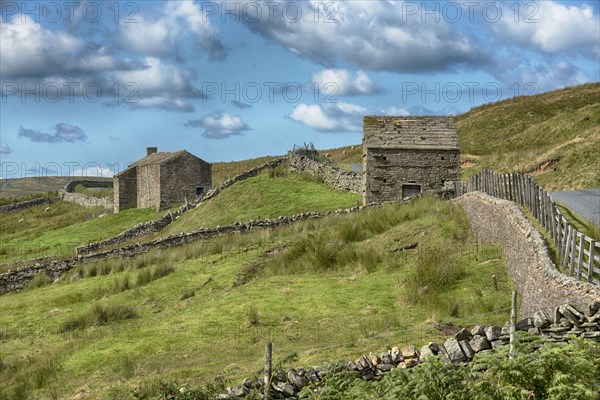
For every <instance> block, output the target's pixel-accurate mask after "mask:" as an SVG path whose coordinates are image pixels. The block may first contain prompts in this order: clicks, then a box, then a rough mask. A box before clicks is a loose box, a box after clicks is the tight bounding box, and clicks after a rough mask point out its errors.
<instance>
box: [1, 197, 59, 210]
mask: <svg viewBox="0 0 600 400" xmlns="http://www.w3.org/2000/svg"><path fill="white" fill-rule="evenodd" d="M40 204H50V198H49V197H40V198H39V199H33V200H27V201H22V202H20V203H13V204H7V205H5V206H0V214H4V213H7V212H11V211H18V210H26V209H28V208H31V207H33V206H37V205H40Z"/></svg>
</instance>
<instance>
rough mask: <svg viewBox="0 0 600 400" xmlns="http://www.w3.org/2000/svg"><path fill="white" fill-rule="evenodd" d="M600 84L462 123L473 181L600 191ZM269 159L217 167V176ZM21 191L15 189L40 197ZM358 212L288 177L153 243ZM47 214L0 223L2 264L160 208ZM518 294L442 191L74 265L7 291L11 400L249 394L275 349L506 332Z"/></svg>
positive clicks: (0, 324) (192, 216) (312, 183)
mask: <svg viewBox="0 0 600 400" xmlns="http://www.w3.org/2000/svg"><path fill="white" fill-rule="evenodd" d="M599 90H600V84H590V85H584V86H580V87H578V88H567V89H564V90H561V91H556V92H550V93H545V94H542V95H539V96H535V97H530V98H517V99H512V100H508V101H504V102H499V103H496V104H491V105H487V106H482V107H478V108H476V109H473V110H471V111H470V112H468V113H465V114H463V115H461V116H459V117H457V128H458V132H459V136H460V141H461V147H462V151H463V153H464V156H463V157H464V159H465V160H471V164H470V166H469V167H468V168H465V169H464V172H465V175H468V174H470V173H472V172H474V171H477V170H479V169H481V168H484V167H486V168H493V169H496V170H499V171H517V170H519V171H528V170H531V171H533V170H535V169H536V168H538V167H539V166H540V165H546V164H547V165H546V167H544V168H541V169H539V170H537V171H536V172H535V175H536V176H535V177H536V180H538V181H539V182H540V183H541V184H542V185H543V186H544V187H546V188H547V189H548V190H561V189H571V188H582V187H593V186H595V187H598V185H600V180H599V175H598V171H597V168H595V167H596V166H597V165H598V164H600V162H599V161H600V159H599V158H598V157H600V156H598V152H597V151H596V152H594V151H593V149H595V148H597V147H598V144H599V143H598V142H599V135H600V133H599V127H600V120H599V119H598V118H600V117H599V115H600V112H599V111H600V109H599V108H598V107H599V105H600V102H599V101H598V93H599ZM325 152H328V153H329V157H328V158H329V159H330V160H331V161H332V162H334V163H337V164H340V165H344V164H348V163H351V162H360V160H361V156H360V154H361V149H360V146H357V147H355V148H354V149H352V148H351V147H347V148H340V149H332V150H327V151H325ZM272 158H273V157H263V158H259V159H253V160H246V161H242V162H235V163H221V164H219V165H218V166H217V168H216V169H214V170H213V171H214V174H213V183H214V184H215V185H217V184H219V183H220V182H222V181H224V180H226V179H227V178H230V177H232V176H234V175H236V174H238V173H240V172H243V171H244V170H247V169H248V168H252V167H254V166H258V165H261V164H263V163H264V162H266V161H268V160H270V159H272ZM553 160H557V161H553ZM21 183H27V182H25V181H24V182H21ZM50 183H52V184H54V185H58V184H59V182H58V181H56V182H54V181H52V182H50ZM50 183H48V184H50ZM44 185H45V186H44ZM44 185H42V186H43V187H42V188H39V190H40V191H44V192H45V191H47V190H52V189H49V186H48V185H46V184H44ZM11 186H12V183H11V185H9V188H10V187H11ZM25 186H26V187H24V188H19V187H16V186H13V187H12V189H13V190H16V191H19V190H20V191H21V192H23V193H22V194H29V193H33V192H34V191H35V190H34V189H32V186H31V185H29V186H27V185H25ZM54 190H55V189H54ZM107 193H108V192H107ZM107 193H105V194H106V195H108V194H107ZM10 201H13V199H11V200H10ZM359 203H361V198H360V196H358V195H355V194H351V193H347V192H343V191H339V190H335V189H333V188H331V187H329V186H327V185H325V184H324V183H322V182H320V181H319V179H318V178H316V177H311V176H308V175H303V174H292V173H289V174H288V173H285V172H284V169H282V168H277V169H274V170H272V171H269V172H266V173H264V174H261V175H259V176H257V177H254V178H251V179H248V180H245V181H242V182H239V183H236V184H235V185H233V186H231V187H230V188H228V189H226V190H225V191H223V192H222V193H221V194H219V195H218V196H217V197H216V198H214V199H212V200H210V201H208V202H206V203H202V204H201V205H200V206H198V207H197V208H196V209H194V210H191V211H189V212H187V213H185V214H184V215H183V216H182V217H181V218H179V219H178V220H177V221H176V222H175V223H173V224H172V225H170V226H169V227H168V228H167V229H166V230H165V231H164V232H161V233H159V234H158V235H167V234H170V233H178V232H182V231H190V230H193V229H198V228H200V227H208V226H216V225H224V224H229V223H234V222H236V221H245V220H250V219H257V218H269V217H277V216H280V215H290V214H295V213H300V212H305V211H325V210H335V209H339V208H347V207H352V206H354V205H356V204H359ZM46 207H47V205H42V206H37V207H33V208H31V209H29V210H25V211H19V212H14V213H9V214H5V215H2V216H0V222H1V224H2V226H1V230H0V243H1V244H2V247H1V254H0V255H1V256H2V257H3V260H2V261H10V260H16V259H18V258H29V257H36V256H41V255H60V254H72V250H73V248H74V247H75V246H78V245H81V244H84V243H89V242H91V241H97V240H101V239H104V238H107V237H110V236H113V235H115V234H118V233H120V232H122V231H124V230H125V229H127V228H129V227H131V226H132V225H134V224H136V223H139V222H142V221H146V220H149V219H153V218H157V217H159V216H161V215H162V214H163V213H164V212H161V213H156V212H155V211H153V210H150V209H145V210H127V211H124V212H121V213H119V214H116V215H112V214H109V215H106V216H103V217H99V214H101V213H103V212H104V211H101V210H95V209H85V208H83V207H80V206H77V205H74V204H70V203H62V202H55V203H53V204H51V205H50V208H49V210H48V211H45V209H46ZM572 217H573V218H576V219H577V218H578V217H577V216H572ZM155 236H157V235H156V234H155V235H150V236H149V237H148V238H142V239H136V241H139V240H145V239H149V238H152V237H155ZM6 268H7V267H4V269H6ZM0 272H3V270H2V269H0ZM492 275H496V277H497V279H498V283H499V288H498V289H499V290H495V288H494V286H493V284H492V279H491V276H492ZM512 290H513V286H512V282H511V279H510V277H509V275H508V271H507V268H506V266H505V261H504V258H503V255H502V251H501V249H500V247H499V246H496V245H484V246H477V245H476V244H475V242H474V240H473V238H472V236H471V234H470V231H469V227H468V222H467V218H466V216H465V215H464V212H463V211H462V209H461V208H460V206H459V205H457V204H453V203H450V202H446V201H442V200H438V199H433V198H419V199H416V200H413V201H412V202H410V203H409V204H405V205H401V204H396V205H386V206H382V207H377V208H370V209H367V210H363V211H362V212H360V213H353V214H344V215H334V216H330V217H327V218H322V219H318V220H308V221H304V222H300V223H297V224H294V225H292V226H288V227H285V228H277V229H267V230H262V231H253V232H252V233H248V234H233V235H226V236H222V237H217V238H214V239H211V240H207V241H198V242H194V243H190V244H187V245H185V246H181V247H174V248H171V249H167V250H161V251H155V252H151V253H149V254H146V255H143V256H139V257H137V258H134V259H111V260H108V261H103V262H97V263H91V264H87V265H80V266H78V267H77V268H76V269H75V270H73V271H72V272H70V273H69V274H67V275H65V276H64V277H63V278H62V279H60V281H59V282H57V283H54V284H48V283H47V282H46V280H45V279H44V278H43V277H36V278H34V280H33V281H32V282H31V284H30V285H29V287H28V288H27V289H26V290H24V291H22V292H18V293H10V294H7V295H4V296H1V297H0V308H1V309H2V313H0V382H1V384H0V400H9V399H10V400H12V399H30V398H36V399H37V398H40V399H63V398H73V399H83V398H86V399H103V400H104V399H107V398H116V399H140V398H156V393H157V391H158V388H159V387H160V386H161V384H163V383H170V382H177V383H184V382H186V383H189V384H191V385H198V384H202V383H207V382H212V381H219V382H225V383H231V384H239V382H240V380H241V379H242V378H244V377H248V376H252V375H255V374H257V373H258V372H259V371H260V368H261V367H262V365H261V363H262V357H263V351H264V344H265V342H267V341H273V343H274V363H275V365H276V368H277V367H284V366H294V367H298V366H314V365H320V364H324V363H328V362H331V361H335V360H349V359H355V358H356V357H358V356H359V355H361V354H363V353H368V352H369V351H373V352H377V351H378V350H384V349H388V348H390V347H392V346H396V345H403V344H416V345H419V344H422V343H426V342H428V341H431V340H436V339H437V340H440V339H442V338H445V337H446V336H447V333H448V332H442V331H440V330H439V329H436V326H438V325H436V324H438V323H442V322H443V323H445V324H444V325H445V326H449V325H448V324H454V325H455V326H469V325H472V324H475V323H483V324H503V323H504V322H505V321H506V320H507V319H508V315H509V311H508V308H509V304H510V293H511V291H512Z"/></svg>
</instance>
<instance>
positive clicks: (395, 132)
mask: <svg viewBox="0 0 600 400" xmlns="http://www.w3.org/2000/svg"><path fill="white" fill-rule="evenodd" d="M459 173H460V150H459V147H458V136H457V134H456V129H455V128H454V119H453V117H432V116H427V117H416V116H407V117H388V116H366V117H364V120H363V176H364V183H365V194H364V202H365V204H369V203H374V202H384V201H398V200H402V199H403V198H405V197H408V196H412V195H415V194H419V193H435V192H439V191H441V190H446V189H452V188H453V187H454V182H455V181H458V180H459Z"/></svg>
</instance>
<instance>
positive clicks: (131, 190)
mask: <svg viewBox="0 0 600 400" xmlns="http://www.w3.org/2000/svg"><path fill="white" fill-rule="evenodd" d="M211 180H212V174H211V165H210V164H209V163H207V162H206V161H204V160H201V159H200V158H198V157H196V156H195V155H193V154H190V153H188V152H187V151H185V150H180V151H177V152H174V153H169V152H161V153H158V151H157V148H156V147H148V148H147V149H146V157H144V158H142V159H140V160H138V161H136V162H134V163H133V164H130V165H129V166H128V167H127V169H126V170H124V171H121V172H120V173H118V174H116V175H115V176H114V178H113V181H114V192H115V201H114V208H115V212H119V211H121V210H125V209H128V208H136V207H137V208H146V207H156V209H157V210H160V209H164V208H168V207H169V206H171V205H172V204H174V203H182V202H184V201H185V200H188V201H192V200H194V199H196V198H197V197H201V196H203V195H204V194H205V193H206V192H207V191H208V190H209V189H210V187H211Z"/></svg>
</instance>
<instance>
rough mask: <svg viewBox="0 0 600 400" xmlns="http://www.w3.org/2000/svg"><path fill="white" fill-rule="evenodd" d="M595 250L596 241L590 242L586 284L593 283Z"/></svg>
mask: <svg viewBox="0 0 600 400" xmlns="http://www.w3.org/2000/svg"><path fill="white" fill-rule="evenodd" d="M595 250H596V241H595V240H594V239H592V240H590V262H589V263H588V282H593V281H594V251H595Z"/></svg>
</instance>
